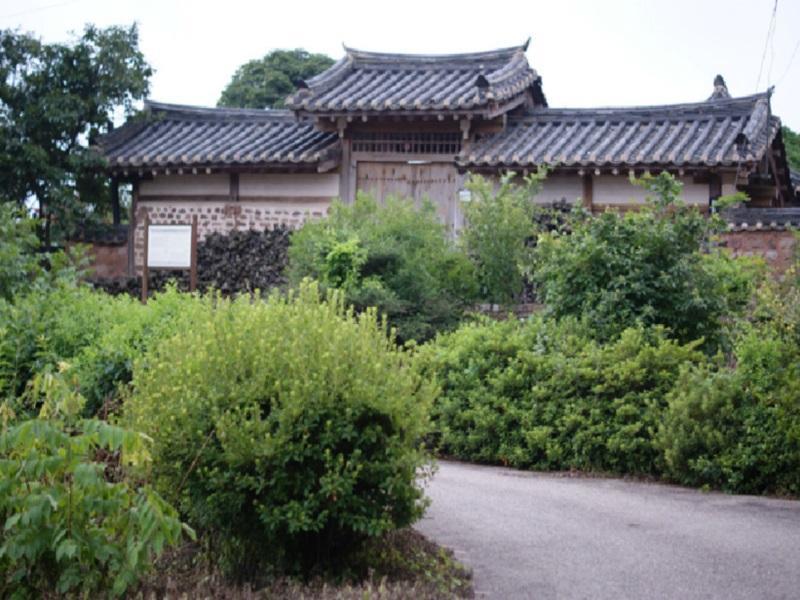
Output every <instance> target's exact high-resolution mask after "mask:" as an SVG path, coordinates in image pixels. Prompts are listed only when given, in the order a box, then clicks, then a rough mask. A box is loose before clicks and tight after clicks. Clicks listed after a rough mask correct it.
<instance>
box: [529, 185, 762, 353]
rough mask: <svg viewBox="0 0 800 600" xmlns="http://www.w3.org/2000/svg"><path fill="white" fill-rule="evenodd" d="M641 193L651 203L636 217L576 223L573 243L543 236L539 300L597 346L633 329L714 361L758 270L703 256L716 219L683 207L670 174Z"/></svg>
mask: <svg viewBox="0 0 800 600" xmlns="http://www.w3.org/2000/svg"><path fill="white" fill-rule="evenodd" d="M641 184H642V185H644V186H645V187H646V188H647V189H648V190H649V191H650V192H651V193H652V194H653V199H651V200H650V201H649V203H648V205H647V206H645V207H644V208H643V209H642V210H640V211H629V212H627V213H624V214H620V213H618V212H614V211H606V212H605V213H603V214H601V215H598V216H597V217H596V218H593V219H587V220H584V221H581V222H576V223H575V224H574V227H573V231H572V233H571V234H570V235H566V236H563V235H559V234H558V233H549V234H544V235H542V236H540V238H539V242H538V244H537V246H536V249H535V251H534V261H533V274H532V276H533V279H534V281H535V283H536V285H537V293H538V294H539V296H540V298H541V299H542V301H543V302H544V303H545V304H546V305H547V307H548V310H549V312H550V313H551V314H552V315H554V316H556V317H559V318H560V317H563V316H574V317H578V318H583V319H586V320H587V322H588V323H589V324H590V325H591V327H592V329H593V331H595V332H596V337H598V339H601V340H610V339H613V338H614V337H615V336H616V335H618V334H619V332H620V331H622V330H623V329H625V328H626V327H631V326H634V325H636V324H637V323H641V324H643V325H645V326H649V325H663V326H664V327H666V328H667V329H668V330H669V331H670V333H671V335H673V336H674V337H675V338H676V339H678V340H681V341H683V342H688V341H691V340H695V339H699V338H705V342H706V348H707V349H708V350H709V351H712V352H713V351H715V350H716V349H717V348H718V347H720V345H721V344H722V343H723V342H724V340H723V339H722V338H723V337H724V335H723V334H724V330H725V328H724V320H725V319H726V318H727V317H729V316H732V315H733V314H735V313H736V312H740V311H741V310H742V308H743V307H744V306H745V305H746V304H747V302H748V301H749V300H750V298H749V297H747V296H748V294H751V293H752V292H753V291H754V289H755V284H754V281H755V279H756V278H757V277H758V275H759V274H760V271H759V269H757V268H754V267H753V264H752V261H739V260H734V259H731V258H729V257H727V256H725V255H724V254H722V253H721V252H719V251H715V252H713V253H711V254H707V255H704V254H703V252H702V250H703V248H704V245H705V243H706V242H707V240H708V239H709V237H710V236H711V234H712V233H713V231H714V230H715V228H716V225H717V223H716V220H713V219H712V220H709V219H707V218H706V217H704V216H703V215H702V214H701V213H700V212H699V211H698V210H696V209H695V208H692V207H688V206H685V205H684V204H683V203H682V202H680V200H679V199H678V198H679V195H680V190H681V184H680V183H679V182H677V181H675V180H674V179H673V178H672V177H671V176H670V175H669V174H666V173H662V174H661V175H659V176H658V177H647V178H644V179H643V180H642V181H641Z"/></svg>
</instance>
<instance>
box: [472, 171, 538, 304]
mask: <svg viewBox="0 0 800 600" xmlns="http://www.w3.org/2000/svg"><path fill="white" fill-rule="evenodd" d="M546 174H547V171H546V169H540V170H539V171H538V172H537V173H534V174H531V175H529V176H527V177H525V178H524V179H523V185H518V184H517V183H516V182H515V174H514V173H510V174H508V175H506V176H504V177H503V178H501V180H500V185H499V187H498V186H496V185H495V183H494V182H493V181H491V180H487V179H484V178H483V177H481V176H479V175H473V176H472V177H471V178H470V179H469V181H468V182H467V188H468V189H469V190H470V191H471V192H472V199H471V201H470V202H469V203H467V204H465V205H464V212H465V217H466V224H465V227H464V229H463V231H462V232H461V240H462V242H463V244H464V247H465V249H466V251H467V253H468V254H469V256H470V258H471V259H472V260H473V261H474V262H475V264H476V271H477V277H478V282H479V285H480V297H481V299H483V300H486V301H488V302H493V303H501V304H507V303H511V302H515V301H518V299H519V297H520V294H521V292H522V289H523V283H524V282H523V272H522V269H523V265H525V264H526V263H528V262H529V261H530V256H529V255H530V247H529V246H528V244H527V242H528V240H529V239H531V238H532V237H534V235H535V233H536V227H535V222H534V213H535V210H536V207H535V205H534V203H533V197H534V196H535V195H536V194H538V193H539V191H540V190H541V185H542V181H543V180H544V178H545V176H546Z"/></svg>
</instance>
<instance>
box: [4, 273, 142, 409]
mask: <svg viewBox="0 0 800 600" xmlns="http://www.w3.org/2000/svg"><path fill="white" fill-rule="evenodd" d="M136 307H137V304H136V301H135V300H133V299H131V298H126V297H119V298H112V297H110V296H108V295H106V294H104V293H101V292H95V291H92V290H91V289H90V288H88V287H83V286H77V285H74V284H69V283H63V282H62V283H59V284H57V285H54V286H52V287H51V286H50V285H46V286H35V287H34V288H33V289H32V290H30V291H28V292H27V293H25V294H22V295H19V296H17V297H16V298H15V299H14V301H13V303H8V302H2V301H0V397H9V396H11V397H13V396H19V395H20V394H22V393H23V391H24V389H25V386H26V385H27V383H28V381H30V380H31V378H32V377H33V375H34V374H36V373H38V372H41V371H44V370H45V369H46V368H47V367H48V366H49V367H53V366H55V365H57V364H58V363H59V362H61V361H64V360H68V359H71V358H72V357H74V356H75V355H76V354H77V353H78V352H79V351H81V350H82V349H83V348H85V347H87V346H89V345H90V344H92V343H93V342H95V341H96V340H98V339H99V338H100V337H101V336H102V335H103V334H104V333H106V332H107V331H108V330H109V329H111V328H112V327H113V325H114V324H116V323H119V322H121V321H122V320H123V319H124V318H127V317H128V316H129V315H131V314H132V313H133V312H135V310H136Z"/></svg>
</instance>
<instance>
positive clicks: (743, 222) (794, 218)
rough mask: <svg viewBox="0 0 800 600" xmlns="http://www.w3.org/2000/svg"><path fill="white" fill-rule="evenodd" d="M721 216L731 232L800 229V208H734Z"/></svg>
mask: <svg viewBox="0 0 800 600" xmlns="http://www.w3.org/2000/svg"><path fill="white" fill-rule="evenodd" d="M721 215H722V218H723V219H725V222H726V223H728V229H729V230H730V231H762V230H765V229H767V230H772V231H782V230H784V229H797V228H798V227H800V207H785V208H732V209H728V210H726V211H724V212H722V213H721Z"/></svg>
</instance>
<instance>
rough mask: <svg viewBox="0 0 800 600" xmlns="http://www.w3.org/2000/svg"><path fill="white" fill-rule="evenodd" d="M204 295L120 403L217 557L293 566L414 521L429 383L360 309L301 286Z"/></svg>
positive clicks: (161, 477) (138, 371)
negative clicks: (259, 293)
mask: <svg viewBox="0 0 800 600" xmlns="http://www.w3.org/2000/svg"><path fill="white" fill-rule="evenodd" d="M204 302H205V304H204V306H205V310H204V311H202V312H201V313H200V314H197V315H195V317H194V319H193V324H192V328H191V329H190V330H187V331H184V332H182V334H181V335H179V336H174V337H172V338H170V339H167V340H165V341H163V342H162V343H161V344H158V345H157V346H156V347H155V348H154V349H152V350H151V351H150V352H148V354H147V355H146V356H145V357H144V358H143V359H142V360H140V361H138V362H137V363H136V364H135V367H134V379H133V387H134V392H133V395H132V396H131V397H130V398H128V399H126V402H125V404H124V409H125V415H126V416H125V420H126V422H127V423H129V424H130V425H131V426H132V427H133V428H135V429H138V430H142V431H146V432H147V433H148V434H149V435H151V436H152V437H153V439H154V441H155V442H154V449H153V453H154V474H155V476H156V478H157V481H158V484H159V486H160V489H162V490H163V491H164V493H165V494H166V495H167V497H168V498H171V499H173V500H174V501H175V502H176V503H177V504H178V506H179V508H180V510H181V511H182V512H183V513H184V514H185V515H186V516H187V517H188V519H189V521H190V523H192V524H193V525H196V526H197V527H198V528H200V529H201V530H202V531H203V532H204V533H205V534H206V535H207V536H208V538H207V539H210V540H211V543H212V544H214V548H215V552H218V553H219V555H220V557H221V561H222V562H223V566H225V567H226V568H227V569H228V570H230V571H235V572H237V573H239V574H242V573H245V574H247V573H253V572H256V570H258V569H260V568H261V567H263V566H264V565H265V564H272V565H279V566H282V567H285V568H289V569H304V570H305V569H309V568H311V567H312V566H313V565H315V564H320V563H325V562H326V561H329V560H334V559H336V558H337V557H342V556H344V555H346V554H347V551H349V550H350V549H352V548H354V547H356V546H357V545H358V543H359V542H360V541H361V540H363V539H365V538H370V537H376V536H379V535H381V534H382V533H384V532H386V531H388V530H391V529H393V528H395V527H400V526H404V525H406V524H408V523H410V522H412V521H414V520H415V519H416V518H417V517H418V516H419V515H420V513H421V509H422V503H421V499H422V490H421V489H420V487H419V484H418V479H417V478H418V475H419V473H418V469H419V468H420V467H422V466H423V465H424V464H425V461H426V458H425V455H424V454H423V452H422V449H421V446H420V440H421V437H422V436H423V434H424V433H425V431H426V427H427V420H428V418H427V415H428V410H429V406H430V403H431V400H432V396H433V395H434V388H433V386H432V385H431V384H429V383H427V382H426V381H424V380H423V379H422V378H421V377H420V375H419V374H418V373H417V372H416V370H415V368H414V367H413V365H411V364H410V363H409V360H408V358H407V355H406V354H404V353H403V352H401V351H400V350H398V349H397V348H396V346H395V343H394V341H393V340H392V339H390V338H388V337H387V336H386V332H385V328H384V327H382V326H381V324H380V323H379V321H378V318H377V316H376V312H375V311H374V309H373V310H367V311H365V312H364V313H362V314H361V315H360V316H358V317H355V316H354V315H353V313H352V311H346V310H345V308H344V306H343V299H342V295H341V293H339V292H337V293H333V294H332V295H331V296H330V297H329V298H328V299H327V300H321V299H320V295H319V292H318V289H317V287H316V285H313V284H309V283H303V284H302V285H301V286H300V289H299V292H297V293H296V294H290V295H289V296H288V297H281V296H279V295H277V294H276V295H272V296H270V297H269V299H267V300H264V301H262V300H260V299H258V298H256V299H255V300H253V299H251V298H239V299H236V300H224V299H217V300H216V304H214V303H213V302H212V300H211V299H207V300H205V301H204Z"/></svg>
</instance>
